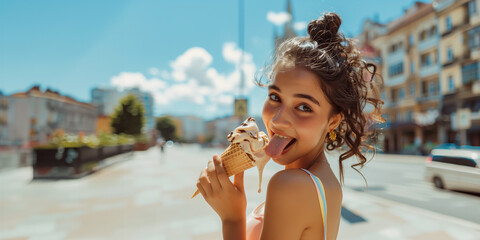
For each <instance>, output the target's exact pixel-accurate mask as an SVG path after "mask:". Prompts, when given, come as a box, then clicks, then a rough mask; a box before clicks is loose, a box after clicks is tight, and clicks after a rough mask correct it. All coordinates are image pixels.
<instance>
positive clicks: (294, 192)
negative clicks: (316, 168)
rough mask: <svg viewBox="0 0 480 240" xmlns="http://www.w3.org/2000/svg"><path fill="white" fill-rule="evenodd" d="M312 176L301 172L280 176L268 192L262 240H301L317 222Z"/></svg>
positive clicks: (284, 172)
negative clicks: (300, 237)
mask: <svg viewBox="0 0 480 240" xmlns="http://www.w3.org/2000/svg"><path fill="white" fill-rule="evenodd" d="M309 178H310V176H309V175H308V174H306V173H305V172H304V171H302V170H300V169H287V170H282V171H280V172H278V173H276V174H275V175H274V176H272V178H271V179H270V182H269V183H268V188H267V199H266V203H265V216H264V225H263V231H262V239H298V238H299V236H300V235H301V234H302V232H303V231H304V230H305V229H307V228H309V227H311V226H312V224H313V223H314V222H315V217H316V216H315V214H312V210H311V209H312V207H314V206H316V205H315V204H318V202H316V201H315V200H316V196H315V194H316V193H315V191H312V184H313V183H312V180H311V179H309Z"/></svg>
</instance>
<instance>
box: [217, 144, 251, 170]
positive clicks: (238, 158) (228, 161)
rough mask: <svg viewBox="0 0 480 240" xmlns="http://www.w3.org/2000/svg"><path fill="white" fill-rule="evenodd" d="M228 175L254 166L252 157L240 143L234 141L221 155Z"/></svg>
mask: <svg viewBox="0 0 480 240" xmlns="http://www.w3.org/2000/svg"><path fill="white" fill-rule="evenodd" d="M220 160H221V161H222V164H223V168H225V172H226V173H227V176H229V177H230V176H233V175H235V174H237V173H241V172H243V171H245V170H247V169H249V168H252V167H254V166H255V165H254V164H253V161H252V159H251V158H250V157H249V156H248V155H247V153H245V151H243V149H242V148H241V147H240V145H239V144H238V143H233V144H230V146H228V148H227V149H226V150H225V151H224V152H223V153H222V154H221V155H220Z"/></svg>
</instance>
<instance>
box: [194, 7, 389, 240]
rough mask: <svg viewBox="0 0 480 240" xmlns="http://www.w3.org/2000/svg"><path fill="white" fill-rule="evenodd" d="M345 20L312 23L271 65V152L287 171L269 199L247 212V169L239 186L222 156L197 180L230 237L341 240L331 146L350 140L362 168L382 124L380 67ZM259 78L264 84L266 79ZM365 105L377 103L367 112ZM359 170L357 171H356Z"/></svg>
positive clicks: (329, 17) (267, 109) (349, 150)
mask: <svg viewBox="0 0 480 240" xmlns="http://www.w3.org/2000/svg"><path fill="white" fill-rule="evenodd" d="M340 24H341V19H340V17H339V16H338V15H336V14H334V13H326V14H324V15H323V16H321V17H320V18H319V19H316V20H313V21H312V22H310V24H309V25H308V34H309V36H308V37H296V38H293V39H290V40H287V41H286V42H284V43H283V44H282V45H281V46H280V47H279V49H277V52H276V54H275V57H274V59H273V63H272V64H271V66H270V67H269V68H268V69H267V70H266V76H267V78H268V79H271V80H270V81H269V82H268V83H267V84H260V85H264V86H268V89H269V90H268V97H267V99H266V101H265V103H264V107H263V121H264V123H265V126H266V128H267V131H268V135H269V136H270V143H269V145H268V147H267V148H266V152H267V154H268V155H269V156H270V157H271V158H272V159H273V160H274V161H275V162H276V163H278V164H281V165H284V166H285V170H282V171H280V172H278V173H276V174H275V175H274V176H273V177H272V178H271V179H270V182H269V184H268V187H267V198H266V201H265V203H264V204H262V205H260V206H259V207H258V208H257V209H255V211H254V212H253V213H252V214H251V215H250V216H249V217H248V219H247V216H246V213H245V211H246V205H247V204H246V197H245V192H244V186H243V173H241V174H237V175H235V177H234V183H233V184H232V183H231V182H230V181H229V179H228V177H227V176H226V174H225V172H224V170H223V167H222V166H221V162H220V161H219V158H218V156H216V155H215V156H214V157H213V159H212V160H210V161H209V163H208V167H207V168H206V169H204V170H203V171H202V173H201V175H200V178H199V180H198V183H197V187H198V188H199V190H200V192H201V194H202V195H203V197H204V198H205V200H206V201H207V202H208V204H209V205H210V206H211V207H212V208H213V209H214V210H215V211H216V212H217V214H218V215H219V216H220V218H221V220H222V225H223V237H224V239H262V240H267V239H268V240H269V239H272V240H273V239H274V240H282V239H288V240H292V239H336V237H337V233H338V227H339V223H340V210H341V204H342V189H341V185H340V183H339V181H338V180H337V178H336V176H335V175H334V173H333V171H332V169H331V168H330V165H329V163H328V161H327V158H326V156H325V148H326V149H327V150H334V149H336V148H338V147H340V146H343V145H346V150H344V152H343V153H342V154H341V155H340V157H339V159H338V161H339V166H340V169H339V172H340V174H339V176H340V181H343V165H342V161H344V160H346V159H347V158H349V157H352V156H355V157H356V159H358V161H359V162H358V163H357V164H354V165H353V166H352V167H362V166H363V165H364V164H365V162H366V157H365V156H364V155H365V153H366V151H367V150H369V149H371V150H373V151H374V148H373V147H372V146H371V145H369V144H368V143H367V140H368V137H369V136H370V135H369V128H370V126H371V125H372V124H374V123H375V122H382V120H383V119H382V117H381V116H380V112H379V109H380V105H381V104H382V101H381V100H380V99H379V98H378V90H377V88H378V87H379V85H380V84H381V78H379V77H375V76H376V74H375V66H374V65H373V64H367V63H365V62H364V61H363V60H362V59H361V56H360V52H359V51H358V50H357V49H356V47H355V46H354V44H353V43H352V40H351V39H346V38H345V37H344V36H343V35H342V34H340V33H338V29H339V27H340ZM259 83H260V82H259ZM366 104H371V105H372V106H373V108H372V109H373V111H372V112H371V113H366V112H364V107H365V105H366ZM354 169H355V168H354Z"/></svg>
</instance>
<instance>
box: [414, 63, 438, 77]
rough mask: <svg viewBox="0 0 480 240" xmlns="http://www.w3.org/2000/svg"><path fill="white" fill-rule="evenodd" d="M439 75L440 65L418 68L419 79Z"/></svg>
mask: <svg viewBox="0 0 480 240" xmlns="http://www.w3.org/2000/svg"><path fill="white" fill-rule="evenodd" d="M439 73H440V65H439V64H431V65H429V66H423V67H420V71H419V75H420V77H421V78H423V77H427V76H430V75H433V74H439Z"/></svg>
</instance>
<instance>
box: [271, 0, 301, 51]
mask: <svg viewBox="0 0 480 240" xmlns="http://www.w3.org/2000/svg"><path fill="white" fill-rule="evenodd" d="M287 13H288V14H290V20H289V21H287V22H286V23H285V25H284V26H283V34H282V35H278V34H277V31H276V29H274V41H275V42H274V43H275V49H277V48H278V46H280V44H282V43H283V42H285V40H287V39H290V38H293V37H296V36H297V34H296V33H295V30H294V29H293V14H292V5H291V4H290V0H287Z"/></svg>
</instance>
